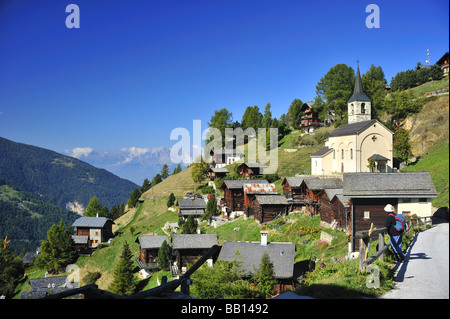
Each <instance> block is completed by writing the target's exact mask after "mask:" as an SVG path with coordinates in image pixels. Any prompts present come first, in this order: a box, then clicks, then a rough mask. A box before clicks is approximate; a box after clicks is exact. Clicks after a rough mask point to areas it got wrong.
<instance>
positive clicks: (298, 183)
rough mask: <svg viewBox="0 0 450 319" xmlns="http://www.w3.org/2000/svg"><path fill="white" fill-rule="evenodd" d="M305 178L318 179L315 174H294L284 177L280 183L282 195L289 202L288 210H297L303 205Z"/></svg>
mask: <svg viewBox="0 0 450 319" xmlns="http://www.w3.org/2000/svg"><path fill="white" fill-rule="evenodd" d="M305 179H319V177H317V176H304V177H300V176H298V177H297V176H296V177H286V178H285V179H284V180H283V182H282V183H281V185H282V186H283V195H284V196H285V197H286V199H287V200H288V203H289V211H291V212H292V211H299V210H302V209H303V208H304V207H305V202H304V199H305V196H306V184H305V183H303V181H304V180H305Z"/></svg>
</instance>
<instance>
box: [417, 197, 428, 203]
mask: <svg viewBox="0 0 450 319" xmlns="http://www.w3.org/2000/svg"><path fill="white" fill-rule="evenodd" d="M426 202H428V198H419V203H426Z"/></svg>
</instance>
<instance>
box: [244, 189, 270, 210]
mask: <svg viewBox="0 0 450 319" xmlns="http://www.w3.org/2000/svg"><path fill="white" fill-rule="evenodd" d="M243 189H244V207H245V209H246V210H248V209H249V208H250V207H252V205H253V199H254V198H255V195H278V192H277V189H276V187H275V184H273V183H270V184H254V183H252V184H244V186H243Z"/></svg>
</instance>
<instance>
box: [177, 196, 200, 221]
mask: <svg viewBox="0 0 450 319" xmlns="http://www.w3.org/2000/svg"><path fill="white" fill-rule="evenodd" d="M176 205H177V206H178V208H179V211H178V216H180V217H183V218H184V219H187V218H188V217H189V216H191V215H192V216H194V218H200V217H201V216H202V215H203V214H204V213H205V210H206V203H205V200H204V199H203V198H197V197H194V198H179V199H177V204H176Z"/></svg>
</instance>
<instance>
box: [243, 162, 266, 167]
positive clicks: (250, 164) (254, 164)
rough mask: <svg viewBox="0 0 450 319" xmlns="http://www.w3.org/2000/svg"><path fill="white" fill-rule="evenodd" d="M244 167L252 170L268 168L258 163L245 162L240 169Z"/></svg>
mask: <svg viewBox="0 0 450 319" xmlns="http://www.w3.org/2000/svg"><path fill="white" fill-rule="evenodd" d="M243 165H246V166H247V167H250V168H266V167H267V166H266V165H264V164H263V163H257V162H245V163H242V164H241V165H239V167H240V166H243Z"/></svg>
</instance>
